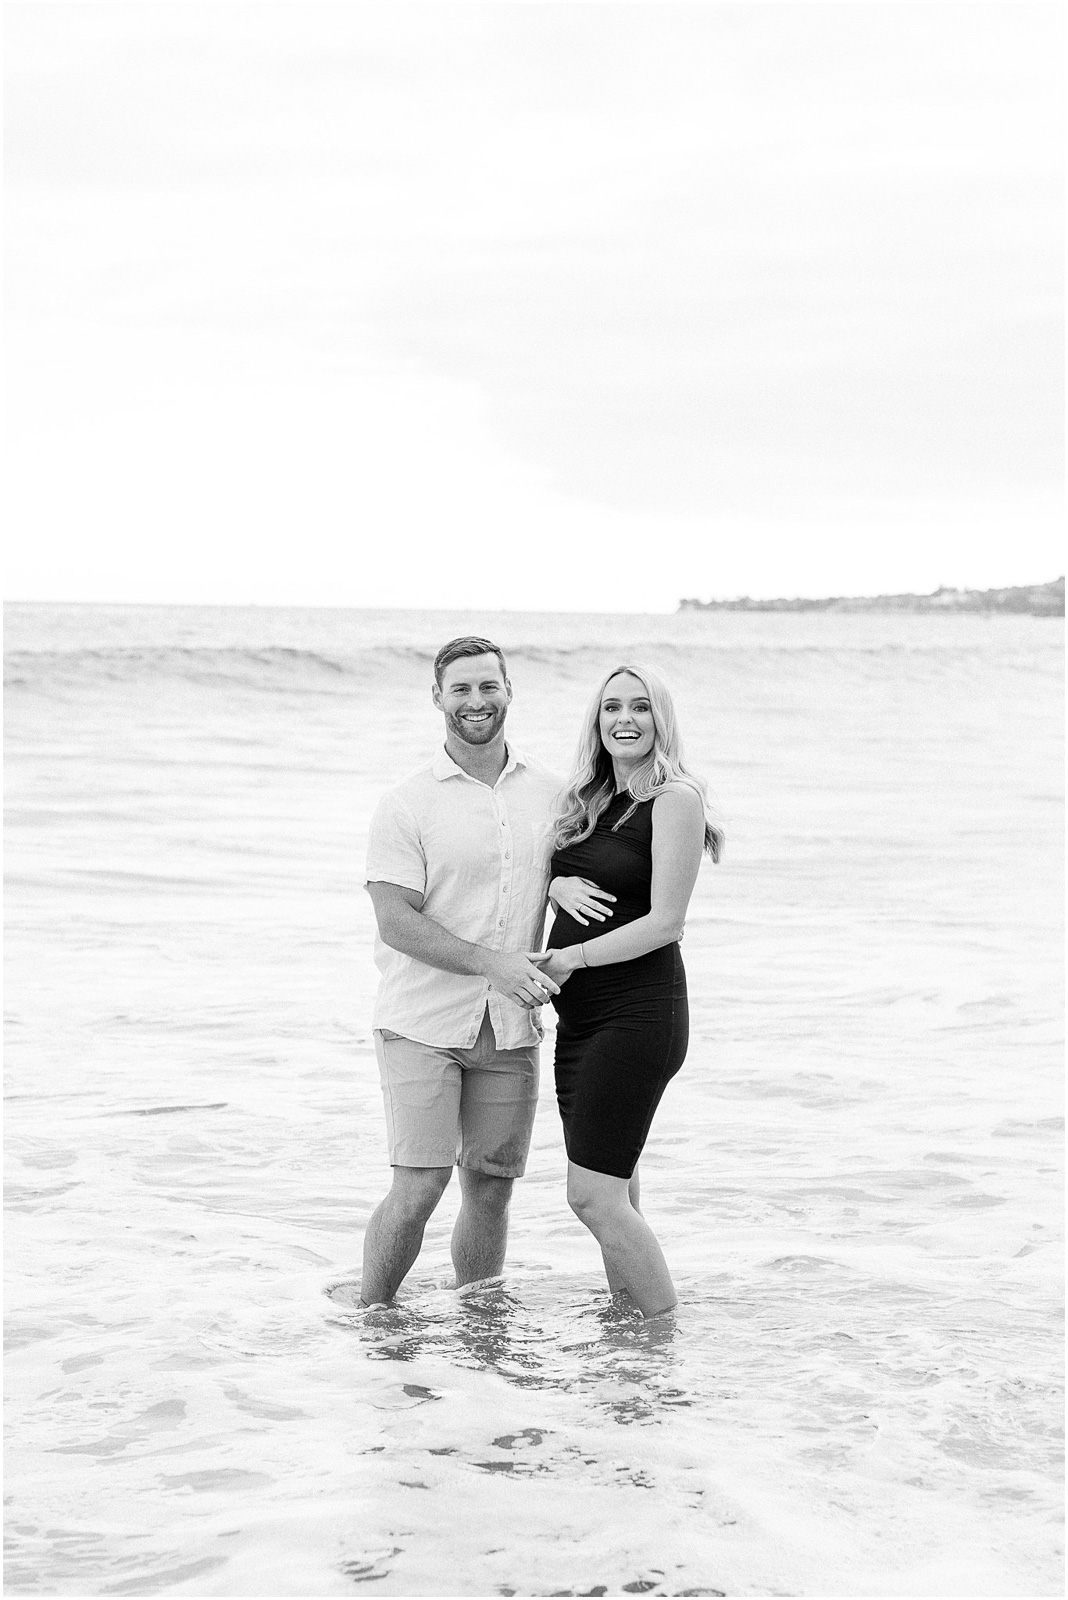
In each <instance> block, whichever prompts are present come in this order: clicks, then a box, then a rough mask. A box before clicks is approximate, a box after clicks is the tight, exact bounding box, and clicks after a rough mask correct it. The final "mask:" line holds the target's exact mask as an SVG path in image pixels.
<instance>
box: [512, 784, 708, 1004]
mask: <svg viewBox="0 0 1068 1600" xmlns="http://www.w3.org/2000/svg"><path fill="white" fill-rule="evenodd" d="M704 837H705V813H704V807H703V806H702V804H701V798H700V796H699V795H698V794H697V792H696V790H694V789H691V788H690V787H689V786H688V785H687V784H677V785H672V786H671V787H670V788H668V789H665V790H664V792H663V794H660V795H657V797H656V800H655V801H654V802H653V845H652V856H653V882H652V891H651V895H650V900H651V905H650V909H649V912H648V915H647V916H644V917H639V918H638V919H637V920H636V921H635V922H628V923H627V925H626V926H625V927H623V928H613V929H612V930H611V931H610V932H608V933H602V934H600V935H598V936H597V937H595V938H592V939H587V940H585V942H584V943H583V944H582V945H581V946H579V945H569V946H568V947H567V948H566V949H564V950H553V951H551V952H550V953H549V955H548V956H547V957H543V958H542V962H541V965H542V970H543V971H544V972H546V973H547V974H548V976H549V977H551V978H555V980H556V982H557V983H561V982H563V981H564V980H565V979H566V978H568V977H570V975H571V973H572V972H574V971H575V970H576V969H577V968H579V967H582V966H587V967H605V966H611V965H612V964H613V963H614V962H616V961H633V960H635V959H636V958H637V957H638V956H644V955H647V954H648V953H649V951H650V950H659V949H660V948H661V946H662V945H665V944H674V943H675V941H676V939H678V938H680V937H681V935H682V929H683V925H684V924H685V921H686V911H687V907H688V906H689V904H690V896H691V894H692V893H693V886H694V884H695V883H696V881H697V869H698V867H699V866H700V865H701V851H702V849H703V848H704ZM583 957H585V959H583Z"/></svg>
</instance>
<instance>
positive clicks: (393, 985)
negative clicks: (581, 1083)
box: [365, 746, 561, 1050]
mask: <svg viewBox="0 0 1068 1600" xmlns="http://www.w3.org/2000/svg"><path fill="white" fill-rule="evenodd" d="M560 788H561V780H560V779H559V778H558V777H556V776H555V774H553V773H551V772H550V771H549V770H548V768H547V767H543V766H541V765H540V763H538V762H536V761H528V760H527V759H526V758H525V757H524V756H522V755H521V754H520V753H519V751H518V750H516V749H515V748H514V747H512V746H509V747H508V760H507V762H506V764H505V768H504V771H503V772H502V773H501V775H500V777H499V778H498V779H497V782H496V783H495V784H494V785H493V787H492V788H490V787H489V785H488V784H485V783H479V782H478V780H477V779H476V778H472V777H469V776H468V774H467V773H466V772H464V771H463V770H462V769H461V768H460V767H458V766H457V765H456V763H455V762H454V761H453V760H452V758H451V757H450V756H448V755H447V754H446V752H445V750H444V749H441V750H440V751H439V752H438V754H437V755H436V756H435V758H434V760H433V761H432V762H431V764H430V766H428V767H424V768H423V769H422V770H421V771H419V772H416V773H414V774H413V775H412V777H410V778H408V779H406V781H405V782H404V783H402V784H400V785H399V786H398V787H397V788H396V789H391V790H390V792H389V793H388V794H387V795H385V796H384V797H383V798H382V800H381V801H380V802H379V805H378V809H377V810H376V811H375V814H374V816H373V817H372V819H371V829H370V834H369V837H368V842H367V873H366V880H365V881H366V882H367V883H396V884H400V885H401V887H402V888H405V889H414V890H416V892H417V893H419V894H421V895H422V896H423V904H422V908H421V909H422V910H423V911H424V912H425V913H426V915H427V916H428V917H432V918H433V920H434V921H435V922H437V923H440V925H441V926H442V927H443V928H446V929H447V930H448V931H449V933H452V934H455V935H456V937H457V938H458V939H466V940H468V941H469V942H470V943H471V944H481V945H485V946H486V947H487V948H488V949H490V950H537V949H540V947H541V937H542V928H543V926H544V921H545V902H546V893H547V890H548V887H549V859H550V856H551V854H552V848H551V839H550V816H551V809H552V802H553V799H554V798H555V796H556V794H557V793H558V792H559V790H560ZM375 965H376V966H377V968H378V970H379V972H380V973H381V980H380V982H379V985H378V998H377V1000H376V1002H375V1013H374V1026H375V1027H376V1028H389V1029H391V1030H392V1032H394V1033H400V1034H403V1035H404V1036H405V1038H407V1039H417V1040H418V1041H419V1042H420V1043H421V1044H431V1045H451V1046H453V1047H455V1048H458V1049H469V1048H470V1047H471V1046H472V1045H473V1044H474V1042H475V1040H476V1038H477V1037H478V1030H479V1028H480V1027H481V1025H482V1018H483V1017H484V1015H485V1013H486V1007H487V1005H488V1006H489V1013H490V1021H491V1023H492V1025H493V1033H494V1037H495V1038H496V1040H497V1044H498V1047H499V1048H500V1049H502V1050H517V1049H519V1048H520V1047H521V1046H523V1045H527V1044H533V1043H536V1041H537V1040H538V1039H540V1038H541V1023H540V1021H539V1019H538V1013H537V1012H536V1011H527V1010H525V1009H524V1007H522V1006H520V1005H517V1004H516V1003H515V1002H514V1001H512V1000H509V999H507V998H506V997H505V996H504V995H500V994H498V993H497V991H496V990H494V989H491V988H490V986H489V983H488V982H487V981H486V979H485V978H479V977H468V976H466V975H465V974H463V973H455V972H442V971H441V969H440V968H438V967H430V966H427V965H426V964H425V963H424V962H422V961H417V960H416V959H415V958H414V957H413V956H406V955H403V954H402V953H401V951H399V950H393V949H391V948H390V946H389V945H387V944H384V943H383V941H382V939H381V938H380V937H379V935H378V934H377V932H376V934H375Z"/></svg>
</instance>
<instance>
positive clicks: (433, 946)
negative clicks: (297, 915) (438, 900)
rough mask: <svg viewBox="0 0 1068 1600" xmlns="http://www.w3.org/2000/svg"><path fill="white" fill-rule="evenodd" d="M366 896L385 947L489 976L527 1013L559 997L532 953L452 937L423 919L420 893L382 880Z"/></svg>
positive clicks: (429, 963) (438, 964) (446, 968)
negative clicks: (503, 949) (553, 996)
mask: <svg viewBox="0 0 1068 1600" xmlns="http://www.w3.org/2000/svg"><path fill="white" fill-rule="evenodd" d="M367 892H368V894H369V895H370V896H371V904H372V905H373V906H374V908H375V917H376V919H377V922H378V932H379V935H380V936H381V939H382V943H383V944H388V945H389V947H390V949H391V950H399V951H400V952H401V954H402V955H406V956H412V957H413V958H414V960H416V961H422V962H423V963H424V964H425V965H426V966H428V967H438V968H439V969H440V970H441V971H442V972H459V973H463V974H465V975H466V976H468V977H474V978H485V979H486V980H487V982H488V983H490V984H491V986H492V987H493V988H494V989H496V990H497V992H498V994H502V995H504V996H505V997H506V998H507V999H509V1000H514V1001H515V1002H516V1004H517V1005H521V1006H525V1007H526V1008H527V1009H528V1010H530V1009H531V1008H533V1007H534V1006H541V1005H544V1004H545V1002H546V1000H547V999H548V998H549V996H550V995H551V994H559V993H560V987H559V985H558V984H556V983H554V982H553V980H552V979H551V978H550V977H548V976H547V975H546V974H545V973H544V972H542V971H541V969H540V967H538V966H536V965H535V964H534V962H533V961H532V960H531V959H530V955H529V954H527V953H524V952H522V951H518V950H511V951H501V950H489V949H487V948H486V946H485V945H481V944H469V943H468V941H467V940H466V939H458V938H457V937H456V935H455V934H454V933H449V931H448V929H447V928H443V927H442V926H441V923H440V922H435V921H434V919H433V918H432V917H428V916H426V915H425V913H424V912H423V909H422V906H423V896H422V895H421V894H420V893H419V892H418V890H416V889H406V888H404V887H403V886H402V885H401V884H399V883H384V882H381V881H379V882H374V883H369V884H368V885H367Z"/></svg>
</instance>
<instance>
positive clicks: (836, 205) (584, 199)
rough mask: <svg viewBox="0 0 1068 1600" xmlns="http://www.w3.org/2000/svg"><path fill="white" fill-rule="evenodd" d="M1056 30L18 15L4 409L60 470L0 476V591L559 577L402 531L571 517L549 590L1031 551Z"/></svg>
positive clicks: (1035, 549)
mask: <svg viewBox="0 0 1068 1600" xmlns="http://www.w3.org/2000/svg"><path fill="white" fill-rule="evenodd" d="M1056 31H1057V17H1056V13H1055V12H1054V11H1053V9H1052V8H1050V7H1043V6H1031V5H1024V6H1017V5H1012V6H983V7H979V8H967V7H959V6H947V5H910V6H904V7H901V6H896V5H885V6H884V5H879V4H868V5H865V6H863V7H857V8H848V7H841V6H831V7H828V6H823V5H818V4H807V3H801V4H796V5H771V4H767V5H765V4H760V5H751V6H691V5H678V6H676V5H650V6H641V5H635V6H632V5H626V6H614V5H613V6H599V5H565V6H557V5H548V6H542V5H517V6H484V5H483V6H479V5H474V6H467V5H451V4H439V5H435V6H433V7H430V6H414V5H405V6H399V7H382V6H374V5H371V6H362V5H359V6H340V7H339V6H332V5H316V6H312V7H308V6H301V7H294V6H286V5H281V6H269V7H248V6H241V5H224V6H214V7H201V6H195V7H189V6H171V5H158V6H157V5H153V6H130V5H125V6H96V5H89V6H82V7H53V6H41V7H37V6H19V7H15V8H13V9H12V20H11V24H10V26H9V55H10V57H11V60H12V73H11V77H12V88H11V92H10V102H11V121H12V133H11V136H10V139H9V161H10V164H11V173H12V176H11V182H10V186H9V202H8V207H9V235H10V239H11V265H10V267H9V305H10V324H11V328H12V334H13V337H12V354H11V357H10V360H9V365H10V370H11V375H12V376H11V389H12V396H13V400H14V406H13V410H14V411H15V412H16V413H17V415H18V429H19V436H20V440H21V445H20V457H21V461H22V463H23V465H24V466H25V467H29V465H30V464H31V463H32V464H33V468H34V472H36V473H40V472H41V471H43V470H45V468H46V464H47V463H53V464H55V463H61V464H63V465H64V468H65V470H63V471H62V472H58V473H57V472H53V474H52V477H51V479H50V481H49V482H48V484H47V485H46V487H45V488H44V489H42V487H41V484H40V479H39V477H38V478H35V477H34V476H33V474H32V473H25V474H24V475H23V485H24V486H23V488H22V489H16V493H15V496H14V497H13V503H14V507H15V511H16V515H17V517H18V519H19V520H20V522H21V523H22V524H23V526H25V527H26V528H27V529H30V528H32V530H33V541H34V550H35V551H36V552H37V554H30V553H29V552H27V554H26V555H25V557H24V561H23V566H22V568H21V569H20V570H21V577H20V580H19V581H20V584H21V585H26V584H29V585H31V587H33V586H36V588H35V589H34V592H42V591H41V590H40V585H41V584H42V583H45V582H49V583H51V582H59V579H58V577H57V578H53V577H51V576H50V575H51V574H58V573H60V572H65V573H66V575H67V582H68V584H73V585H75V589H73V590H72V589H68V590H67V591H66V592H71V593H73V592H83V591H84V590H85V586H86V585H89V586H92V587H93V592H94V593H95V592H97V591H98V590H99V587H100V584H101V583H102V582H103V581H104V579H103V577H102V576H101V575H102V574H105V573H106V574H108V577H107V580H106V581H107V582H110V583H113V584H122V585H125V587H124V588H123V593H141V592H142V591H143V589H144V586H145V585H150V586H151V585H152V584H155V586H156V591H157V592H158V590H159V589H160V588H161V587H162V589H163V590H165V591H167V590H169V588H170V586H179V587H182V589H183V593H185V592H186V591H187V590H188V591H189V597H190V598H198V597H200V596H201V595H202V594H203V597H204V598H211V597H212V596H211V595H209V594H207V593H206V592H205V591H204V590H203V589H202V588H198V587H197V586H198V585H206V584H214V585H215V590H214V591H213V593H216V594H218V595H221V594H222V593H223V591H225V593H226V595H227V596H229V595H231V594H232V595H235V596H237V597H239V598H240V597H241V594H240V592H239V591H241V590H242V586H245V587H247V586H249V585H253V586H254V585H256V584H259V585H260V586H261V588H266V589H270V591H271V595H270V597H271V598H277V597H278V592H279V590H282V591H286V590H287V589H289V590H293V589H294V586H296V588H299V589H300V591H301V597H302V598H305V599H314V597H315V596H316V595H317V594H320V593H321V594H322V595H323V598H330V597H331V596H332V594H333V593H334V590H335V588H336V583H337V575H338V573H339V572H340V571H343V572H344V573H345V574H347V576H346V577H345V582H346V584H348V586H349V588H350V589H352V590H353V591H354V592H355V591H357V590H358V591H360V592H361V593H362V592H366V591H368V590H369V589H370V588H374V589H375V593H376V594H381V593H390V592H393V591H392V586H393V585H398V586H400V588H401V589H404V588H405V586H407V587H411V585H413V584H415V585H419V584H425V586H426V588H427V590H428V592H430V593H432V594H433V595H435V596H436V597H437V598H438V599H439V600H440V599H444V598H445V597H446V595H448V596H450V597H451V596H452V594H453V591H454V589H455V592H456V594H457V595H459V594H460V593H461V592H463V590H464V586H465V585H470V584H472V583H478V584H482V585H485V586H486V590H485V599H484V600H483V599H480V600H479V603H487V604H488V603H502V604H503V603H506V601H505V600H504V599H498V600H496V601H495V600H494V599H493V593H494V592H495V591H494V590H493V584H494V583H497V584H498V586H501V585H504V586H505V587H508V586H509V585H510V586H511V588H512V589H518V590H519V591H520V592H522V593H523V594H524V595H529V596H531V599H530V603H531V604H533V603H535V602H536V603H539V604H540V603H544V602H543V599H541V598H538V597H540V596H544V595H545V594H549V595H552V594H559V590H560V585H559V584H558V583H554V582H553V581H550V580H544V579H543V576H542V574H541V571H540V567H539V569H538V571H537V573H536V575H535V576H534V577H531V574H530V571H529V569H528V563H527V560H526V557H525V554H524V555H517V556H516V558H515V566H514V570H513V566H512V565H511V564H510V563H511V561H512V558H511V556H508V555H507V554H502V552H501V551H500V549H499V548H498V549H496V551H495V554H494V557H493V559H491V560H489V561H484V560H482V559H481V558H480V560H479V561H478V562H476V563H475V564H474V565H471V566H467V567H465V566H464V565H463V564H462V563H455V562H452V561H450V560H448V559H445V558H443V557H442V556H441V555H440V553H439V551H438V548H437V546H436V544H435V542H434V540H433V538H432V537H430V536H429V535H428V533H427V529H428V528H429V527H431V526H443V527H445V528H447V529H448V530H449V535H448V536H449V538H450V539H452V538H455V537H457V535H458V533H459V532H460V530H462V529H463V528H464V527H465V526H466V527H468V528H470V529H472V530H475V535H476V537H477V539H478V540H480V541H482V543H483V544H484V543H485V542H486V541H487V540H488V541H490V543H491V544H492V542H493V540H494V538H495V537H496V536H497V534H498V533H499V530H501V529H502V528H508V529H511V530H513V532H514V534H515V536H516V538H517V539H518V540H519V541H520V543H521V544H522V546H523V550H524V551H525V549H526V541H528V540H531V539H533V540H535V541H539V540H541V541H544V539H545V537H546V535H545V530H546V529H547V528H548V529H551V530H553V532H552V534H551V535H550V537H549V546H550V548H553V538H554V537H555V536H556V534H557V533H558V532H561V531H562V533H563V535H564V537H565V538H566V540H568V541H570V543H569V551H568V554H569V566H568V581H569V583H570V584H571V585H572V586H577V587H575V588H574V604H575V605H576V606H577V607H581V605H582V604H587V603H588V604H594V605H595V604H597V603H598V597H599V596H600V595H602V594H605V595H607V594H609V592H610V593H611V595H612V596H613V597H614V598H612V599H611V601H610V602H609V601H607V600H606V602H605V603H606V607H608V608H611V606H615V605H618V604H621V603H623V604H625V603H627V602H626V598H625V597H626V596H627V595H629V596H630V597H631V599H630V602H629V603H630V604H634V603H635V597H638V598H640V599H642V600H643V601H644V602H645V603H649V604H652V603H654V598H653V597H655V603H656V604H657V605H670V604H671V603H673V600H674V598H675V597H677V596H678V594H679V593H680V592H687V593H690V592H696V593H700V592H711V588H712V587H717V588H718V591H719V592H729V591H731V590H738V589H748V590H749V591H750V592H754V593H757V592H769V589H770V590H772V591H774V590H779V589H784V588H789V587H794V588H797V587H803V588H804V589H805V590H806V591H807V592H815V590H817V589H821V588H822V589H826V588H828V587H830V588H832V589H835V588H836V589H847V588H850V587H854V586H856V585H860V586H861V587H868V586H870V585H872V584H878V585H880V586H886V585H889V586H896V587H910V586H921V585H922V584H923V583H924V582H926V578H927V574H928V573H929V571H930V569H931V564H932V561H934V559H935V554H936V553H937V563H936V564H937V566H938V572H937V574H936V576H935V578H934V579H933V581H935V582H937V581H939V580H940V579H944V580H945V581H973V580H975V581H982V580H981V578H980V573H981V572H986V573H990V572H993V571H994V569H995V568H997V575H996V576H992V577H990V579H989V581H991V582H1000V581H1012V578H1013V576H1020V577H1021V578H1023V579H1030V578H1033V577H1041V576H1044V575H1047V574H1046V573H1045V566H1046V565H1047V564H1049V563H1050V562H1053V563H1054V564H1055V556H1054V555H1053V553H1052V552H1053V551H1054V549H1055V546H1054V544H1053V540H1054V538H1056V537H1057V536H1058V535H1057V531H1056V528H1057V524H1056V521H1055V515H1054V514H1053V513H1051V509H1050V508H1051V507H1052V506H1053V505H1054V503H1055V493H1056V486H1057V483H1058V475H1059V470H1060V433H1059V396H1058V384H1059V378H1058V373H1057V370H1056V358H1055V357H1054V355H1053V351H1054V350H1056V349H1058V348H1059V341H1058V337H1057V331H1056V330H1057V324H1058V318H1059V297H1060V285H1059V280H1058V278H1057V275H1056V261H1057V243H1056V230H1057V225H1058V215H1059V188H1058V186H1057V183H1056V172H1055V170H1054V168H1055V158H1054V156H1053V154H1052V152H1053V151H1054V150H1055V149H1056V147H1057V143H1058V140H1057V136H1056V135H1055V134H1053V132H1052V128H1053V126H1054V123H1055V118H1056V85H1055V78H1056V70H1055V66H1054V54H1055V52H1054V51H1053V50H1052V48H1051V46H1052V43H1053V39H1054V35H1055V33H1056ZM20 352H21V356H20ZM87 505H88V506H91V507H92V508H93V510H92V511H91V513H87V511H86V507H87ZM105 507H106V508H107V510H106V514H105V512H104V510H103V508H105ZM98 513H99V514H98ZM87 514H88V515H89V516H90V520H91V522H92V526H93V547H94V552H95V554H94V558H93V560H92V561H88V560H85V559H82V558H80V557H77V558H76V555H75V553H74V552H73V550H72V548H71V536H70V530H71V529H72V528H73V527H75V526H76V525H78V524H79V523H84V522H85V519H86V516H87ZM146 528H155V530H156V533H155V536H154V537H150V538H148V539H147V540H146V534H145V530H146ZM1007 528H1011V529H1013V530H1015V535H1014V541H1013V545H1012V547H1011V548H1010V549H1009V550H1007V551H1003V552H1001V555H999V554H998V552H997V550H996V545H997V540H998V539H999V538H1001V537H1002V534H1001V533H999V532H998V530H1004V529H1007ZM921 529H922V530H924V531H923V532H922V533H917V532H916V530H921ZM198 530H202V531H198ZM297 530H299V531H297ZM910 530H911V531H910ZM840 536H841V537H840ZM198 540H200V541H201V544H202V545H203V554H202V555H200V554H198V553H197V552H199V551H200V548H201V544H198V543H197V541H198ZM360 540H364V541H368V542H367V547H366V548H365V549H363V550H362V552H361V554H360V556H359V558H358V560H357V558H356V557H355V556H352V558H351V559H349V556H348V555H347V554H345V552H350V551H351V549H352V548H353V546H354V541H356V542H359V541H360ZM650 540H651V541H653V543H654V545H655V548H656V549H657V552H658V556H659V558H660V561H661V566H660V569H659V570H658V571H657V573H656V574H655V575H654V577H653V578H652V579H651V580H650V579H649V578H648V575H647V574H644V573H643V574H642V575H641V576H640V577H638V576H637V572H638V571H639V570H640V568H641V566H642V562H643V554H644V551H643V547H644V546H646V545H647V544H648V543H649V541H650ZM602 541H607V543H608V545H609V546H610V547H611V546H616V547H618V548H619V549H621V550H622V551H624V552H625V560H624V562H623V564H622V567H621V568H615V567H613V566H612V564H611V562H610V561H609V562H608V563H607V564H606V563H605V562H603V561H601V560H600V558H599V557H598V558H594V557H592V556H590V554H589V552H590V550H591V548H592V547H593V546H594V545H597V544H599V543H600V542H602ZM710 541H711V542H712V543H713V544H715V545H717V546H718V547H719V548H717V549H716V550H715V552H714V554H715V559H714V560H713V561H712V562H711V563H710V562H708V561H707V560H706V559H705V556H706V553H707V550H708V546H709V542H710ZM988 541H989V545H990V548H989V550H988V549H987V544H988ZM802 545H803V546H804V547H805V549H806V559H805V560H804V561H800V560H798V559H796V558H795V556H794V554H793V553H792V552H793V551H794V550H795V549H796V548H799V547H800V546H802ZM400 549H404V550H407V551H408V552H412V551H414V552H417V557H418V558H417V560H415V561H414V562H413V561H412V560H410V559H408V558H406V557H402V556H398V555H397V551H398V550H400ZM891 550H893V551H894V552H896V553H895V555H894V556H893V558H892V559H891V558H890V557H889V556H888V552H889V551H891ZM339 552H340V554H339ZM906 555H907V557H908V561H905V557H906ZM1002 556H1005V558H1006V559H1007V558H1008V557H1011V558H1012V559H1013V560H1015V561H1020V560H1026V561H1028V562H1034V563H1037V564H1038V565H1037V570H1031V569H1030V567H1029V569H1028V570H1027V571H1025V572H1020V573H1018V572H1017V571H1016V569H1015V567H1014V568H1013V570H1012V571H1011V572H1008V571H1005V570H1004V564H1003V561H1002V559H1001V557H1002ZM339 561H340V562H341V565H340V566H339ZM908 562H911V563H912V565H911V566H909V565H908ZM72 563H73V564H72ZM391 563H393V564H392V565H391ZM709 571H711V572H713V573H714V574H715V580H714V582H713V581H712V580H710V579H706V577H705V574H706V573H708V572H709ZM908 572H912V573H913V574H914V577H913V578H912V579H911V580H910V579H909V577H908V575H907V573H908ZM153 573H155V574H156V577H155V578H153V576H152V574H153ZM94 574H95V576H94ZM376 574H377V576H376ZM494 574H496V576H494ZM895 574H896V576H895ZM78 586H81V587H80V588H79V587H78ZM443 586H444V587H443ZM724 586H726V589H724ZM23 592H29V591H27V590H26V589H23ZM52 592H57V591H55V590H53V591H52ZM480 593H481V591H480ZM620 597H622V598H620ZM365 603H379V601H378V600H375V601H372V600H367V601H366V602H365Z"/></svg>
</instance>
